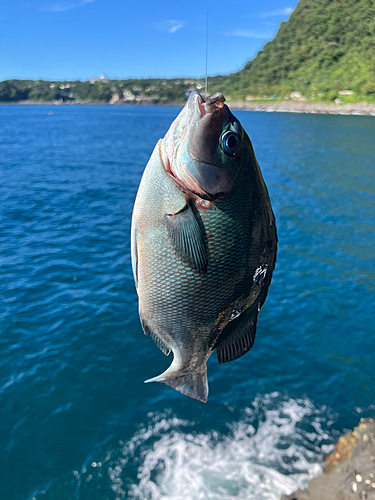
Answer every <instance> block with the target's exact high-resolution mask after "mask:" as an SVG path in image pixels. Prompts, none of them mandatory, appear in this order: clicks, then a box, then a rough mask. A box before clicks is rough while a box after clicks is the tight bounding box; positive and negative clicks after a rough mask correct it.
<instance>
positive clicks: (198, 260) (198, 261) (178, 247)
mask: <svg viewBox="0 0 375 500" xmlns="http://www.w3.org/2000/svg"><path fill="white" fill-rule="evenodd" d="M198 217H199V215H198V214H196V213H195V212H194V211H193V208H192V206H191V205H190V203H187V204H186V205H185V206H184V207H183V209H182V210H180V211H179V212H176V213H173V214H166V216H165V221H166V226H167V231H168V235H169V237H170V238H171V240H172V244H173V247H174V249H175V251H176V253H177V255H178V256H179V257H180V258H181V260H182V261H183V262H185V264H187V265H189V266H190V267H191V268H192V269H193V270H194V271H196V272H198V273H200V274H205V273H206V272H207V265H208V251H207V243H206V238H205V234H204V229H203V226H202V225H201V224H199V222H198Z"/></svg>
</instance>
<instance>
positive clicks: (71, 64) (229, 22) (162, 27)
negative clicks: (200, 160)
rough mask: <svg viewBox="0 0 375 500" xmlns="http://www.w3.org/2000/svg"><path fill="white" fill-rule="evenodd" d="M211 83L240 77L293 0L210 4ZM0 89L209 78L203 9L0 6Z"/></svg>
mask: <svg viewBox="0 0 375 500" xmlns="http://www.w3.org/2000/svg"><path fill="white" fill-rule="evenodd" d="M208 2H209V3H208V6H209V9H208V75H212V76H213V75H218V74H229V73H232V72H235V71H238V70H240V69H241V68H242V67H243V66H244V64H245V63H246V61H248V60H250V59H252V58H253V57H254V56H255V55H256V53H257V52H258V50H260V49H261V48H262V47H263V45H264V44H265V43H266V42H267V41H269V40H271V39H272V38H273V37H274V35H275V34H276V32H277V30H278V28H279V26H280V23H281V22H282V21H287V19H288V18H289V16H290V13H291V12H292V10H293V9H294V8H295V6H296V4H297V0H262V2H259V1H257V0H247V1H244V0H241V1H240V0H226V1H224V0H208ZM0 5H1V9H0V81H2V80H6V79H10V78H23V79H25V78H28V79H39V78H41V79H46V80H63V79H67V80H75V79H80V80H88V79H90V78H93V77H98V76H99V75H100V74H103V73H104V74H105V75H106V76H107V78H113V79H115V78H124V79H126V78H149V77H155V78H157V77H165V78H175V77H187V76H189V77H192V78H201V77H204V76H205V72H206V26H207V1H206V0H201V1H197V0H191V1H189V2H185V1H184V2H181V1H178V0H164V1H163V2H157V1H155V0H132V1H129V0H0Z"/></svg>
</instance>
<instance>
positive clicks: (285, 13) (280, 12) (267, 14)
mask: <svg viewBox="0 0 375 500" xmlns="http://www.w3.org/2000/svg"><path fill="white" fill-rule="evenodd" d="M291 12H293V9H292V8H291V7H285V9H278V10H271V11H269V12H264V13H263V14H261V15H260V18H261V19H263V18H264V17H274V16H275V17H276V16H289V14H290V13H291Z"/></svg>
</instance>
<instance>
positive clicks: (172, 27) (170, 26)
mask: <svg viewBox="0 0 375 500" xmlns="http://www.w3.org/2000/svg"><path fill="white" fill-rule="evenodd" d="M183 25H184V23H183V22H182V21H176V20H175V19H169V20H166V21H162V22H161V23H159V24H158V25H157V29H158V30H160V31H164V32H165V33H176V31H177V30H179V29H181V28H182V27H183Z"/></svg>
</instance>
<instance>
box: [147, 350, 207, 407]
mask: <svg viewBox="0 0 375 500" xmlns="http://www.w3.org/2000/svg"><path fill="white" fill-rule="evenodd" d="M150 382H163V383H164V384H166V385H169V387H172V388H173V389H176V391H179V392H181V393H182V394H184V395H185V396H189V398H193V399H197V400H198V401H202V402H203V403H206V402H207V397H208V382H207V367H206V363H205V362H204V363H203V364H202V365H200V366H199V367H197V369H196V370H194V369H191V367H186V368H184V367H181V366H180V364H179V363H178V362H176V358H175V359H174V360H173V362H172V364H171V366H170V367H169V368H168V369H167V370H166V371H165V372H164V373H162V374H161V375H158V376H157V377H154V378H150V379H148V380H145V384H148V383H150Z"/></svg>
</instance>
